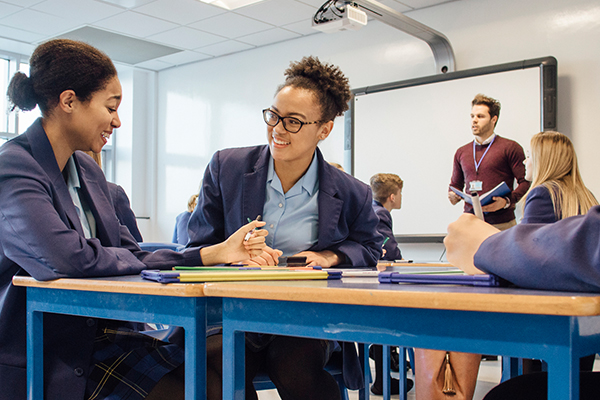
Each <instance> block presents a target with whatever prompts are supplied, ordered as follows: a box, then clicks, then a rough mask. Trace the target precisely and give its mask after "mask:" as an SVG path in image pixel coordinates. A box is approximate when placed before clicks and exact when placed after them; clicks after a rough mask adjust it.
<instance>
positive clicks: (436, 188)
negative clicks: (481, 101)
mask: <svg viewBox="0 0 600 400" xmlns="http://www.w3.org/2000/svg"><path fill="white" fill-rule="evenodd" d="M540 60H543V62H540ZM548 60H549V62H548ZM549 64H550V67H553V68H549ZM524 66H525V67H524ZM552 72H553V74H554V77H552ZM440 79H441V80H440ZM432 80H434V81H433V82H432ZM478 93H483V94H485V95H487V96H490V97H493V98H495V99H497V100H499V101H500V103H501V105H502V108H501V111H500V117H499V119H498V123H497V125H496V130H495V132H496V133H497V134H498V135H500V136H503V137H506V138H509V139H513V140H516V141H517V142H519V143H520V144H521V146H523V148H524V149H525V150H527V149H528V148H529V141H530V139H531V136H532V135H534V134H535V133H537V132H540V131H541V130H544V129H546V130H548V129H554V127H555V126H556V115H555V112H554V110H555V106H554V105H555V101H556V60H555V59H554V58H552V57H549V58H545V59H537V60H530V61H526V62H518V63H511V64H503V65H499V66H492V67H486V68H483V69H476V70H471V71H461V72H459V73H452V74H448V75H446V76H434V77H431V79H428V78H423V79H421V80H413V81H406V82H396V83H392V84H388V85H382V86H381V87H379V88H374V89H373V88H372V89H370V88H365V89H357V90H356V91H355V94H356V96H355V98H354V100H353V101H354V104H353V105H352V106H353V107H351V111H350V112H351V114H352V115H351V118H346V122H347V124H348V123H349V124H350V125H351V126H350V127H346V132H347V133H348V132H350V134H351V135H352V171H353V175H354V176H355V177H357V178H358V179H360V180H361V181H363V182H365V183H368V182H369V178H370V177H371V176H372V175H374V174H376V173H378V172H389V173H395V174H397V175H399V176H400V177H401V178H402V180H403V181H404V189H403V192H402V194H403V196H402V197H403V201H402V209H400V210H394V211H392V217H393V218H394V234H396V235H415V236H416V235H444V234H445V233H446V228H447V226H448V224H449V223H450V222H452V221H454V220H455V219H456V218H458V216H459V215H460V214H461V213H462V211H463V202H460V203H458V204H457V205H455V206H453V205H452V204H450V202H449V201H448V198H447V192H448V184H449V183H450V177H451V174H452V167H453V158H454V153H455V152H456V149H458V148H459V147H460V146H462V145H464V144H466V143H469V142H472V140H473V135H472V133H471V129H470V126H471V122H470V112H471V101H472V99H473V98H474V97H475V95H476V94H478ZM348 128H350V129H348Z"/></svg>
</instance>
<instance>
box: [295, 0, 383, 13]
mask: <svg viewBox="0 0 600 400" xmlns="http://www.w3.org/2000/svg"><path fill="white" fill-rule="evenodd" d="M296 1H297V2H298V3H303V4H306V5H309V6H311V7H314V8H315V12H316V11H317V10H318V9H319V7H321V6H322V5H323V4H325V3H326V2H327V0H296ZM377 1H379V0H377Z"/></svg>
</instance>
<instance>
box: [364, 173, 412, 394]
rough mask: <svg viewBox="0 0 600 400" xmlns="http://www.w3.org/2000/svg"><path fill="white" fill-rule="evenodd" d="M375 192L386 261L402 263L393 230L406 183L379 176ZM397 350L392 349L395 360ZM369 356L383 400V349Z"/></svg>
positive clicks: (375, 348)
mask: <svg viewBox="0 0 600 400" xmlns="http://www.w3.org/2000/svg"><path fill="white" fill-rule="evenodd" d="M369 183H370V185H371V192H373V210H374V211H375V214H377V217H379V224H378V225H377V231H378V232H379V233H381V235H382V236H383V237H384V240H386V239H387V241H386V243H385V244H384V245H383V250H385V251H384V252H383V256H382V257H381V259H382V260H391V261H393V260H400V259H402V253H401V252H400V248H398V243H397V242H396V239H395V238H394V230H393V226H392V215H391V214H390V212H391V211H392V210H399V209H400V207H402V187H403V186H404V182H403V181H402V179H400V177H399V176H398V175H395V174H375V175H373V176H372V177H371V179H370V182H369ZM395 349H396V348H392V356H395V355H397V353H396V354H393V352H394V350H395ZM369 354H370V355H371V357H372V358H373V360H374V361H375V380H374V382H373V385H371V392H372V393H373V394H376V395H379V396H381V395H382V394H383V346H380V345H378V344H373V345H371V347H370V348H369ZM391 379H392V381H391V382H392V385H391V392H392V394H398V393H399V392H400V382H399V381H398V379H396V378H391ZM412 386H413V381H412V380H410V379H409V380H408V384H407V387H408V390H410V389H411V388H412Z"/></svg>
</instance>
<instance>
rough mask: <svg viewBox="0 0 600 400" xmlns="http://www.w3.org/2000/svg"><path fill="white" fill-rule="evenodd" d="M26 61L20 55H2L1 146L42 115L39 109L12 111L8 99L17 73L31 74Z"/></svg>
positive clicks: (0, 70) (0, 68) (0, 61)
mask: <svg viewBox="0 0 600 400" xmlns="http://www.w3.org/2000/svg"><path fill="white" fill-rule="evenodd" d="M26 60H27V58H26V57H23V56H20V55H0V93H1V95H0V139H1V140H0V144H1V143H3V142H5V141H6V140H7V139H10V138H12V137H15V136H17V135H19V134H21V133H23V132H25V130H26V129H27V128H28V127H29V125H31V124H32V123H33V121H35V120H36V119H37V118H38V117H39V116H40V115H41V114H40V110H39V109H38V108H37V107H36V108H35V109H33V110H31V111H27V112H22V111H20V110H14V111H11V105H10V103H9V101H8V98H7V97H6V91H7V89H8V83H9V82H10V80H11V78H12V76H13V75H14V74H15V72H17V71H21V72H23V73H25V74H29V64H27V62H26Z"/></svg>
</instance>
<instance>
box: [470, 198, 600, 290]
mask: <svg viewBox="0 0 600 400" xmlns="http://www.w3.org/2000/svg"><path fill="white" fill-rule="evenodd" d="M474 261H475V266H476V267H477V268H479V269H480V270H482V271H484V272H486V273H489V274H494V275H497V276H499V277H501V278H504V279H506V280H508V281H510V282H512V283H514V284H515V285H517V286H520V287H523V288H529V289H545V290H559V291H571V292H595V293H600V206H595V207H592V208H591V209H590V210H589V211H588V213H587V214H585V215H578V216H575V217H570V218H565V219H562V220H560V221H557V222H555V223H553V224H540V223H529V224H518V225H517V226H513V227H512V228H510V229H508V230H506V231H503V232H499V233H497V234H495V235H492V236H491V237H489V238H487V239H486V240H485V241H484V242H483V243H482V244H481V246H479V250H478V251H477V253H476V254H475V258H474Z"/></svg>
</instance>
